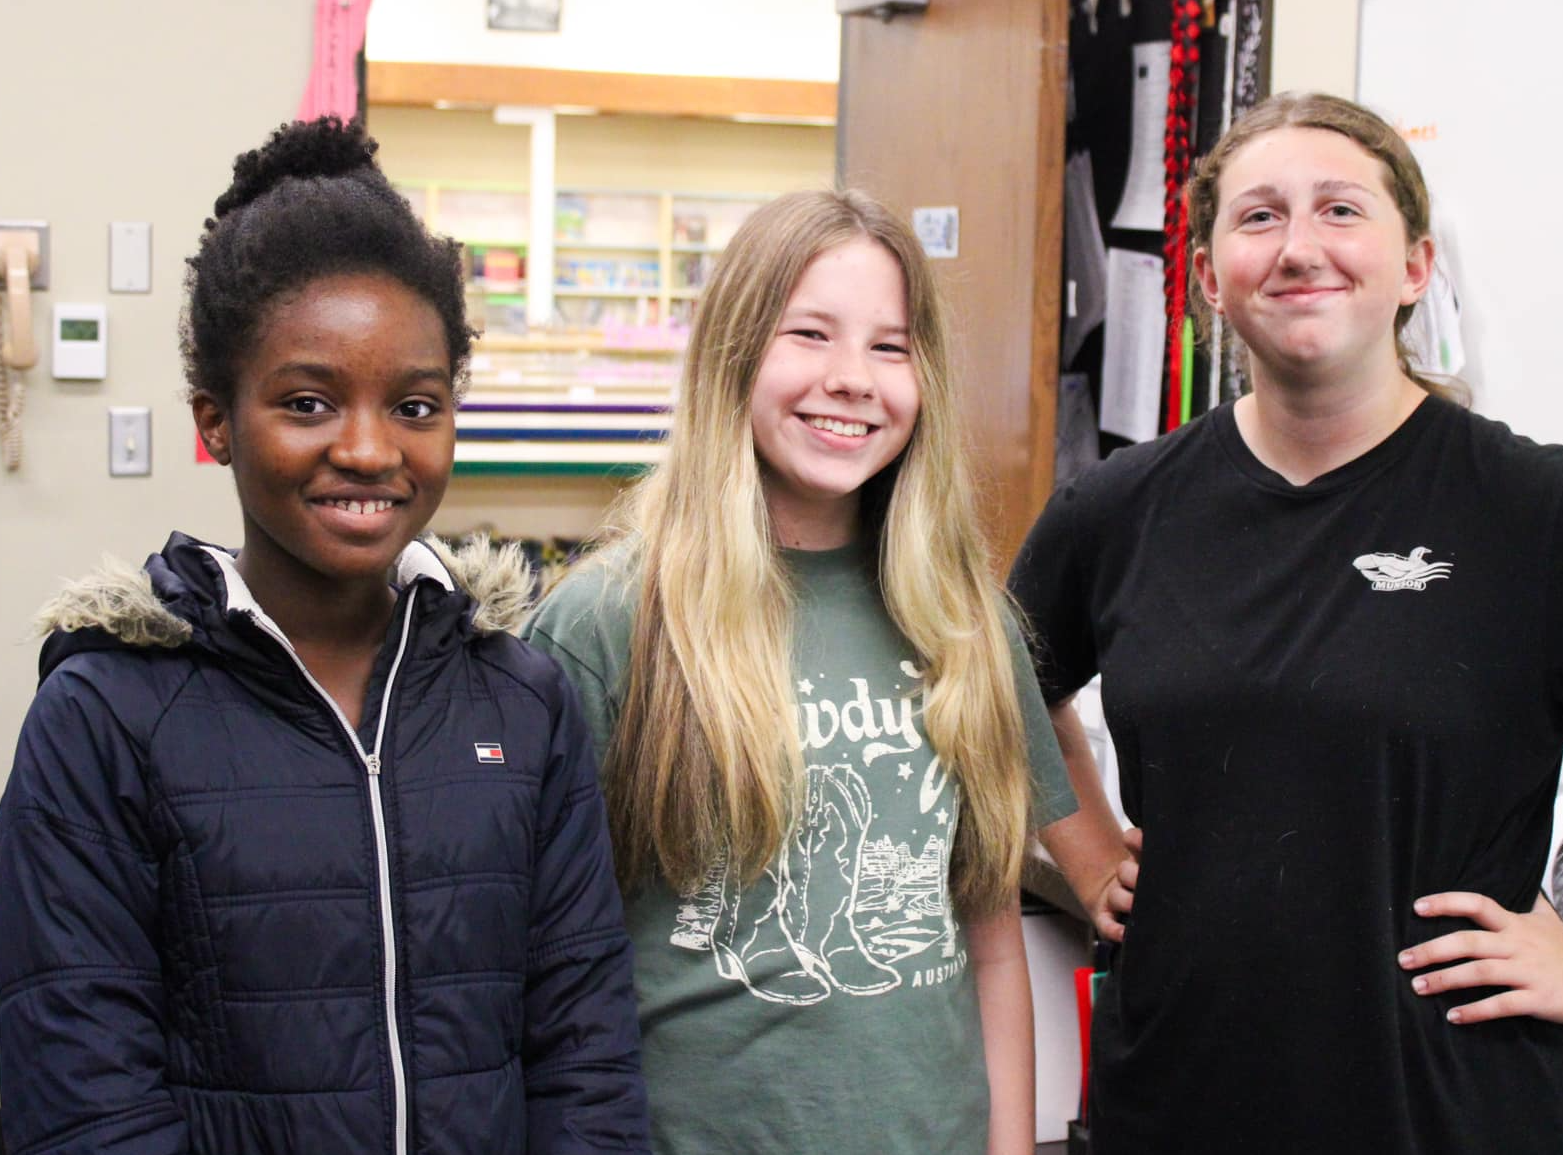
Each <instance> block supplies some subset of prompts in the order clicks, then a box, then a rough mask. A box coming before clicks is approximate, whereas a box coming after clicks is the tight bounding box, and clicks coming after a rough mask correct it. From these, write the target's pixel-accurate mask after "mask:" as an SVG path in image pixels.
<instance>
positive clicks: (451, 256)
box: [179, 117, 473, 409]
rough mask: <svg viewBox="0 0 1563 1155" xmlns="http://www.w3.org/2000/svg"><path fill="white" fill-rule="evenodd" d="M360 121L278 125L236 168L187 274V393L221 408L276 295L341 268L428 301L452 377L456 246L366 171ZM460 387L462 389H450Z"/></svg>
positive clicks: (368, 145)
mask: <svg viewBox="0 0 1563 1155" xmlns="http://www.w3.org/2000/svg"><path fill="white" fill-rule="evenodd" d="M377 148H378V146H377V145H376V144H375V142H374V140H372V139H371V138H370V137H369V136H368V134H367V133H365V132H364V129H363V125H362V124H360V123H359V122H358V121H353V122H351V123H349V124H343V123H342V122H341V121H340V120H339V119H337V118H336V117H321V118H320V119H318V120H313V121H308V122H296V123H293V124H284V125H283V126H282V127H281V128H279V129H277V131H276V132H275V133H273V134H272V136H271V139H270V140H268V141H267V142H266V144H265V145H263V146H262V147H261V148H258V149H255V150H254V151H252V152H247V153H244V154H243V155H242V156H240V157H239V158H238V159H237V160H235V161H234V163H233V184H232V185H231V186H229V188H228V191H226V192H225V193H223V194H222V196H220V197H218V198H217V204H216V206H215V213H216V215H215V216H214V217H213V218H212V219H210V220H208V221H207V222H206V231H205V233H204V234H203V235H202V237H201V246H200V249H199V250H198V251H197V253H196V255H195V256H193V257H191V258H190V259H189V261H188V262H186V263H187V264H188V265H189V269H188V270H187V272H186V273H185V295H186V300H185V309H184V315H183V316H182V318H181V319H180V325H179V338H180V340H179V344H180V351H181V352H182V353H183V355H184V366H185V380H186V381H187V382H188V383H189V389H190V393H191V394H192V395H193V394H195V393H198V392H200V393H207V394H209V395H211V396H212V397H213V398H214V399H216V401H217V402H218V404H219V405H221V406H222V407H223V408H225V409H227V408H229V407H231V405H232V404H233V399H234V387H235V383H236V379H237V365H238V362H239V360H240V358H242V357H243V356H244V355H245V354H246V353H247V352H248V350H249V348H250V346H251V343H252V342H253V341H254V339H255V336H256V333H257V330H258V328H259V326H260V324H261V323H262V322H263V320H264V319H265V317H266V314H267V312H268V311H269V309H270V306H271V305H272V304H273V303H274V302H275V301H276V300H277V299H278V298H279V297H280V296H282V295H283V294H287V293H292V292H295V291H297V290H299V289H301V288H303V286H304V285H306V284H308V283H309V282H311V281H313V280H315V279H317V278H319V277H325V276H333V275H336V274H341V273H381V274H384V275H385V276H388V277H393V278H395V279H396V280H398V281H400V282H401V283H402V284H404V285H406V286H407V287H408V288H409V289H411V290H412V291H413V292H415V293H417V294H418V295H419V296H420V297H422V298H423V299H424V300H426V301H427V302H428V303H429V304H430V305H431V306H433V308H434V310H435V312H437V313H438V314H439V315H440V320H441V322H442V323H443V324H444V327H445V344H446V348H447V349H448V350H449V352H450V370H451V380H452V381H453V382H457V383H458V384H459V383H462V382H464V381H465V378H466V367H467V360H468V357H469V356H470V354H471V351H472V336H473V334H472V330H471V329H469V328H468V327H467V319H466V307H465V300H464V298H463V278H462V271H461V248H460V246H459V245H458V244H457V243H456V242H455V241H453V240H450V239H448V238H444V237H433V236H430V235H429V233H428V230H426V229H425V228H424V227H423V223H422V222H421V221H419V220H418V218H417V217H416V216H415V215H414V214H413V211H412V209H411V207H410V206H409V205H408V204H407V202H406V201H405V200H404V199H403V198H402V197H401V195H400V194H399V193H397V192H396V190H395V189H393V188H392V187H391V183H390V181H388V180H386V178H385V174H384V173H382V172H381V171H380V168H379V166H378V165H376V164H375V161H374V154H375V150H376V149H377ZM458 391H459V390H458Z"/></svg>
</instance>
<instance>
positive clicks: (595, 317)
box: [396, 181, 769, 477]
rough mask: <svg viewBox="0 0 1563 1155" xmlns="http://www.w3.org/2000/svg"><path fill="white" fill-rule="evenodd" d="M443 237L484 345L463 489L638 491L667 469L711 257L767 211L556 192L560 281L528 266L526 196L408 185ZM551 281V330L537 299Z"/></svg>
mask: <svg viewBox="0 0 1563 1155" xmlns="http://www.w3.org/2000/svg"><path fill="white" fill-rule="evenodd" d="M396 187H397V189H398V191H400V192H401V193H402V195H404V196H405V197H406V198H407V200H408V202H409V203H410V204H411V205H412V206H413V209H414V210H415V211H416V212H418V213H419V214H420V215H421V216H422V218H423V220H424V221H425V222H426V223H427V224H428V226H429V227H430V228H431V229H432V230H433V231H435V232H439V233H445V234H447V235H449V236H452V237H454V238H456V239H457V240H458V241H460V242H461V244H462V260H463V268H464V272H465V275H466V279H467V307H468V309H467V311H468V317H469V319H470V320H471V322H472V324H473V326H474V327H475V328H477V329H479V330H480V332H481V337H480V340H479V342H478V344H477V347H476V348H475V350H474V354H473V358H472V384H471V388H470V391H469V393H468V395H467V398H466V401H465V402H464V404H463V406H462V409H461V411H460V412H459V413H458V414H457V418H456V435H457V445H456V465H455V472H456V473H457V474H458V475H467V476H472V475H494V474H501V475H528V474H530V475H539V476H559V475H596V476H603V477H629V476H634V475H635V474H637V473H639V472H641V471H644V470H645V469H647V468H649V467H650V466H652V465H654V464H655V463H656V462H657V461H659V460H661V457H662V456H663V454H664V452H665V445H664V441H665V438H666V436H667V430H668V428H669V425H670V422H671V412H672V405H673V398H674V394H675V392H676V387H677V381H678V373H679V365H680V360H681V357H682V353H683V347H684V344H685V341H686V340H687V337H688V330H689V323H690V321H691V319H692V317H693V313H694V305H695V301H696V299H697V298H698V296H699V294H700V291H701V289H702V288H704V286H705V283H706V280H707V279H708V278H709V276H710V274H711V269H712V267H713V264H714V262H715V259H716V256H717V254H719V253H720V252H721V251H722V249H723V247H725V246H726V244H727V243H728V242H729V241H730V240H731V239H732V236H733V234H734V233H735V232H736V231H737V229H738V226H739V225H740V224H742V223H743V221H744V219H745V218H746V217H747V216H748V215H749V214H750V213H751V212H753V211H754V210H755V209H756V208H757V207H759V206H760V205H761V204H763V203H764V202H765V201H766V200H767V199H769V198H768V197H767V196H765V195H762V194H753V193H711V192H682V191H673V190H659V189H652V190H623V189H609V188H568V189H557V190H550V191H551V195H552V198H553V206H554V212H553V221H554V235H553V238H552V242H553V243H552V248H553V260H552V267H551V268H549V269H546V270H545V269H543V268H540V267H537V266H535V265H534V264H533V263H532V262H531V261H530V260H529V258H530V256H531V253H530V252H529V248H528V236H527V230H528V222H529V220H530V219H531V211H532V209H533V208H534V207H535V206H533V204H532V201H531V197H532V195H533V194H532V192H531V191H530V190H528V189H526V188H523V187H520V186H518V185H511V184H498V183H477V182H459V181H398V182H396ZM540 277H542V278H546V282H545V283H546V285H547V289H548V291H549V296H550V298H551V300H552V302H553V308H552V321H553V324H552V325H551V326H550V328H549V329H548V330H537V329H533V328H530V327H529V325H528V322H527V315H528V309H527V305H528V297H529V296H530V294H531V293H532V292H534V291H536V292H541V291H542V290H541V289H540V288H539V287H538V286H539V282H538V280H537V278H540Z"/></svg>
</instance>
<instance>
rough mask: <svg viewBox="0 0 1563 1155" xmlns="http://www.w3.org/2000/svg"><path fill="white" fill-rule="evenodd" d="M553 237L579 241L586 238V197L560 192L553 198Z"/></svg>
mask: <svg viewBox="0 0 1563 1155" xmlns="http://www.w3.org/2000/svg"><path fill="white" fill-rule="evenodd" d="M554 238H555V239H556V240H561V241H580V240H584V239H585V238H586V198H585V197H582V196H575V195H573V194H570V193H560V194H558V195H557V196H556V197H555V198H554Z"/></svg>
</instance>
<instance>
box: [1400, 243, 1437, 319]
mask: <svg viewBox="0 0 1563 1155" xmlns="http://www.w3.org/2000/svg"><path fill="white" fill-rule="evenodd" d="M1434 256H1435V254H1434V252H1433V238H1432V237H1423V238H1422V239H1421V240H1419V241H1416V242H1414V243H1413V244H1412V245H1411V248H1410V249H1408V250H1407V251H1406V279H1405V281H1404V282H1403V283H1402V284H1401V286H1400V303H1401V304H1402V305H1414V304H1416V303H1417V302H1418V301H1420V300H1421V299H1422V294H1423V293H1425V292H1427V287H1428V285H1430V284H1432V282H1433V258H1434Z"/></svg>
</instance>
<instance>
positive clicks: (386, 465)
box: [327, 410, 402, 477]
mask: <svg viewBox="0 0 1563 1155" xmlns="http://www.w3.org/2000/svg"><path fill="white" fill-rule="evenodd" d="M327 456H328V459H329V460H330V462H331V464H332V465H333V466H335V467H336V468H337V469H339V470H341V471H342V472H343V473H353V474H357V475H358V476H360V477H379V476H381V475H383V474H386V473H389V472H390V471H391V470H393V469H395V468H396V467H397V466H398V465H400V464H401V460H402V451H401V446H400V445H399V444H398V443H397V441H396V437H395V433H394V431H393V429H392V426H391V421H390V420H389V418H388V417H387V416H386V415H385V414H382V413H369V412H363V411H359V410H349V411H348V412H346V413H344V414H343V416H342V420H341V422H340V424H339V425H338V427H337V435H336V437H335V438H333V439H332V442H331V447H330V449H329V451H328V453H327Z"/></svg>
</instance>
